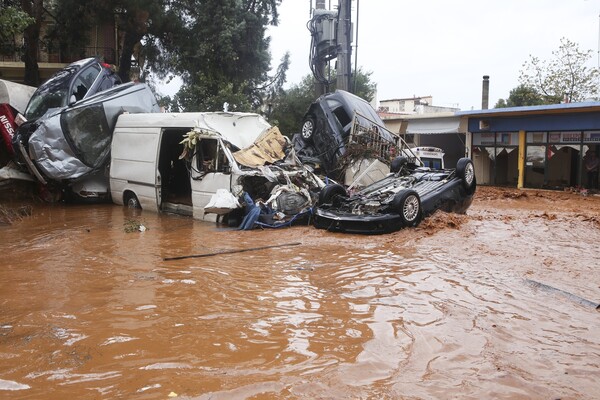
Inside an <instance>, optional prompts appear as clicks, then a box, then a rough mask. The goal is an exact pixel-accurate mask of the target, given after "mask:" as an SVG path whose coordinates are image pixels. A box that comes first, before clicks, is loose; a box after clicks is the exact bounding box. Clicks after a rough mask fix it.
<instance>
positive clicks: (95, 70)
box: [71, 64, 101, 101]
mask: <svg viewBox="0 0 600 400" xmlns="http://www.w3.org/2000/svg"><path fill="white" fill-rule="evenodd" d="M100 71H101V69H100V65H98V64H94V65H90V66H89V67H88V68H87V69H86V70H84V71H83V72H82V73H81V75H79V76H78V77H77V79H76V80H75V83H74V84H73V91H72V93H71V94H72V95H74V96H75V99H76V100H77V101H79V100H81V99H83V98H84V97H85V95H86V94H87V92H88V90H89V89H90V88H91V87H92V85H93V84H94V81H95V80H96V78H97V77H98V75H99V74H100Z"/></svg>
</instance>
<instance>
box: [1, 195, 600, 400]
mask: <svg viewBox="0 0 600 400" xmlns="http://www.w3.org/2000/svg"><path fill="white" fill-rule="evenodd" d="M599 216H600V198H599V197H593V196H590V197H582V196H580V195H577V194H571V193H561V192H559V193H550V192H534V191H528V192H518V191H516V190H505V191H503V190H500V189H494V188H483V187H482V188H478V193H477V194H476V200H475V202H474V203H473V205H472V207H471V208H470V209H469V211H468V214H467V215H466V216H458V215H448V214H436V215H434V216H433V217H432V218H430V219H428V220H426V221H424V222H423V223H422V224H421V226H420V227H419V228H417V229H405V230H402V231H399V232H396V233H393V234H389V235H382V236H357V235H343V234H333V233H329V232H325V231H322V230H316V229H314V228H311V227H294V228H290V229H283V230H264V231H261V230H254V231H236V230H230V229H220V228H216V226H215V225H214V224H211V223H204V222H198V221H193V220H191V219H188V218H183V217H177V216H171V215H164V214H163V215H157V214H154V213H151V212H144V211H142V212H140V211H136V210H130V209H126V208H122V207H119V206H115V205H110V204H106V205H93V206H89V205H55V206H49V205H44V204H39V203H36V204H34V205H33V214H32V215H31V216H28V217H24V218H23V219H22V220H20V221H16V222H14V223H13V224H12V225H5V226H0V241H1V243H2V249H3V256H2V261H1V262H0V265H1V267H0V398H10V399H65V398H73V399H115V398H126V399H129V398H135V399H167V398H175V397H176V398H185V399H451V398H461V399H481V398H495V399H559V398H560V399H594V398H599V396H600V394H599V393H600V337H599V336H598V328H600V312H598V311H597V310H596V309H595V308H594V305H595V304H597V303H598V302H599V301H600V272H599V271H598V258H599V257H600V253H599V249H600V245H599V243H600V217H599ZM131 221H139V222H140V223H141V224H142V225H144V226H145V227H146V228H147V230H146V231H145V232H139V231H136V232H130V233H128V232H126V228H127V226H128V224H129V225H131ZM266 246H279V247H273V248H264V247H266ZM261 247H263V249H258V250H254V251H246V252H241V253H231V254H214V253H219V252H223V251H227V250H241V249H254V248H261ZM202 254H213V255H212V256H207V257H198V258H184V259H180V260H165V258H171V257H181V256H188V255H202Z"/></svg>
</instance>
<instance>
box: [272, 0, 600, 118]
mask: <svg viewBox="0 0 600 400" xmlns="http://www.w3.org/2000/svg"><path fill="white" fill-rule="evenodd" d="M313 3H314V1H313ZM330 3H331V5H332V7H334V6H337V0H331V1H329V0H327V1H326V4H327V5H329V4H330ZM352 3H353V13H354V15H353V22H354V26H355V29H356V26H357V23H356V15H355V13H356V9H357V0H353V2H352ZM358 5H359V14H360V15H359V18H358V65H359V66H360V67H362V68H363V69H364V70H366V71H372V72H373V74H372V80H373V81H374V82H376V83H377V88H378V94H377V98H378V100H385V99H391V98H404V97H412V96H428V95H431V96H433V105H439V106H453V107H459V108H461V109H462V110H471V109H481V86H482V84H481V83H482V77H483V75H489V76H490V101H489V102H490V107H493V106H494V104H496V102H497V101H498V99H500V98H507V97H508V95H509V92H510V90H511V89H513V88H514V87H516V86H517V85H518V77H519V71H520V70H521V67H522V65H523V63H524V62H525V61H527V60H528V59H529V55H534V56H537V57H538V58H540V59H543V60H546V59H550V58H551V56H552V51H554V50H557V49H558V47H559V45H560V39H561V38H563V37H565V38H567V39H569V40H571V41H573V42H575V43H577V44H578V45H579V48H580V49H581V50H593V52H594V56H593V57H592V59H591V61H590V67H594V66H598V48H599V45H598V41H599V35H600V33H599V32H600V27H599V22H600V18H599V15H600V0H454V1H446V0H419V1H414V0H413V1H408V0H361V1H360V2H359V4H358ZM279 11H280V23H279V26H278V27H276V28H273V29H271V30H270V31H269V34H270V36H271V37H272V42H271V52H272V56H273V66H274V67H275V66H277V64H278V63H279V60H280V59H281V57H282V56H283V54H284V53H285V52H286V51H288V52H290V55H291V62H292V64H291V66H290V70H289V72H288V84H294V83H299V82H300V80H301V79H302V77H303V76H305V75H308V74H310V69H309V65H308V53H309V47H310V33H309V32H308V29H307V28H306V22H307V21H308V20H309V19H310V0H283V2H282V4H281V6H280V9H279ZM355 44H356V42H355ZM352 60H353V62H354V54H353V56H352Z"/></svg>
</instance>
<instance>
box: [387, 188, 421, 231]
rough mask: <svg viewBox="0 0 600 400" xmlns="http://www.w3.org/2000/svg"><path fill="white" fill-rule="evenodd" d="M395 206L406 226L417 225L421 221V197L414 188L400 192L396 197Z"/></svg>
mask: <svg viewBox="0 0 600 400" xmlns="http://www.w3.org/2000/svg"><path fill="white" fill-rule="evenodd" d="M393 207H394V209H395V210H396V211H397V212H398V214H400V219H401V220H402V224H403V225H404V226H417V225H419V222H421V215H422V211H421V198H420V197H419V194H418V193H417V192H415V191H414V190H403V191H401V192H398V193H397V194H396V196H395V197H394V201H393Z"/></svg>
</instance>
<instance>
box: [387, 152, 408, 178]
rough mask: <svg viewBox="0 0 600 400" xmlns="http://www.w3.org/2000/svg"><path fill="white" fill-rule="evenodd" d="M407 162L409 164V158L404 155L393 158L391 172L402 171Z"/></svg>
mask: <svg viewBox="0 0 600 400" xmlns="http://www.w3.org/2000/svg"><path fill="white" fill-rule="evenodd" d="M406 164H408V158H406V157H404V156H398V157H396V158H394V159H393V160H392V164H391V165H390V172H393V173H394V174H395V173H396V172H398V171H400V169H401V168H402V167H403V166H405V165H406Z"/></svg>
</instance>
